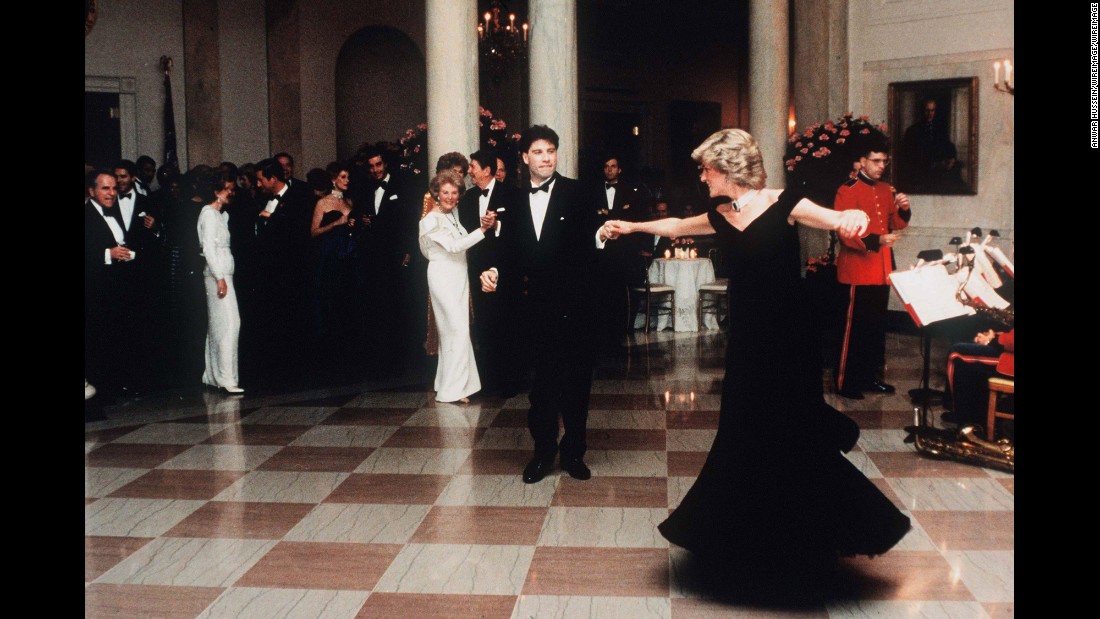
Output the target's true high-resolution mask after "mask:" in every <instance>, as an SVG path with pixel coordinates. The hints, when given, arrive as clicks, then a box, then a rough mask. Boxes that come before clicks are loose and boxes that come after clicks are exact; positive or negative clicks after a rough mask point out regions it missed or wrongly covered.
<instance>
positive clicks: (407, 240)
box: [353, 171, 421, 266]
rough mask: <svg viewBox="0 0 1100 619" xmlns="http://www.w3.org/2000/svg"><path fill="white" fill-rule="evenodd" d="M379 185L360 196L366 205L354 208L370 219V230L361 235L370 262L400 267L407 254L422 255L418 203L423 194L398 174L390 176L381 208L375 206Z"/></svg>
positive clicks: (394, 173) (355, 205) (393, 173)
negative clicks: (419, 247) (418, 242)
mask: <svg viewBox="0 0 1100 619" xmlns="http://www.w3.org/2000/svg"><path fill="white" fill-rule="evenodd" d="M377 187H378V184H377V183H376V182H372V183H371V184H370V187H369V189H368V190H367V191H366V192H363V193H362V194H360V196H361V197H360V198H359V199H360V200H361V201H362V202H363V204H353V207H354V208H355V210H356V211H358V212H361V213H364V214H366V215H370V218H371V224H370V227H369V228H367V229H366V230H364V231H363V232H362V235H363V237H362V238H363V240H364V242H365V254H367V255H369V256H370V258H369V259H370V260H373V261H382V262H383V263H384V264H382V265H378V266H394V265H399V264H400V263H401V260H402V258H403V257H404V256H405V254H409V255H413V254H417V253H419V249H418V246H417V235H418V222H419V220H420V210H419V200H418V198H419V197H420V195H421V192H418V191H416V189H415V188H414V187H413V185H412V183H411V182H409V181H408V179H407V178H405V177H404V176H403V175H401V174H398V173H397V172H393V171H391V172H390V180H389V182H388V183H387V186H386V190H385V192H384V193H383V194H382V203H381V205H379V207H376V206H375V204H374V194H375V190H376V189H377Z"/></svg>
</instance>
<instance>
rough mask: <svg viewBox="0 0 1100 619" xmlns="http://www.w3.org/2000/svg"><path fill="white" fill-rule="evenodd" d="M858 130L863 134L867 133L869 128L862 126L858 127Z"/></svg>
mask: <svg viewBox="0 0 1100 619" xmlns="http://www.w3.org/2000/svg"><path fill="white" fill-rule="evenodd" d="M859 132H860V133H862V134H863V135H867V134H868V133H871V130H870V129H868V128H866V127H864V128H863V129H860V130H859Z"/></svg>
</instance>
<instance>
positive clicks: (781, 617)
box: [671, 597, 829, 619]
mask: <svg viewBox="0 0 1100 619" xmlns="http://www.w3.org/2000/svg"><path fill="white" fill-rule="evenodd" d="M671 601H672V619H729V618H736V619H829V613H828V612H827V611H826V610H825V606H824V605H823V604H822V605H817V604H808V605H806V606H807V607H804V608H801V607H796V606H794V605H793V604H792V605H791V606H790V607H780V608H767V607H762V606H760V605H756V606H754V605H747V604H745V605H742V604H733V603H731V602H727V601H720V600H712V599H706V598H682V597H674V598H672V600H671Z"/></svg>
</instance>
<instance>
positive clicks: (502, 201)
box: [458, 150, 522, 397]
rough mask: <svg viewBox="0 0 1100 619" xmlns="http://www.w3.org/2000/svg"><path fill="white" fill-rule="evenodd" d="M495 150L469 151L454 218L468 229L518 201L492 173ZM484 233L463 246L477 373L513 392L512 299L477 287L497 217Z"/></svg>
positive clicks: (517, 360)
mask: <svg viewBox="0 0 1100 619" xmlns="http://www.w3.org/2000/svg"><path fill="white" fill-rule="evenodd" d="M497 161H499V160H498V159H497V156H496V154H495V153H493V152H491V151H488V150H479V151H477V152H476V153H473V154H472V155H470V173H469V174H470V180H471V181H472V182H473V184H474V186H473V187H472V188H470V189H469V190H468V191H467V192H466V193H465V194H463V195H462V199H461V200H459V202H458V220H459V222H460V223H461V224H462V226H463V227H464V228H466V231H467V232H473V231H474V230H476V229H478V228H480V227H481V218H482V217H484V216H485V213H487V212H489V211H493V212H495V213H498V217H505V218H506V217H507V216H508V215H509V214H510V212H511V211H512V210H514V208H515V206H516V205H518V204H519V201H520V196H519V195H518V194H517V193H516V190H515V188H513V187H511V186H508V185H505V184H504V183H501V182H498V181H497V179H496V166H497ZM497 221H498V225H497V227H496V228H492V229H490V230H488V231H487V232H486V233H485V239H484V240H483V241H481V242H480V243H478V244H477V245H474V246H473V247H471V248H470V249H469V250H467V251H466V266H467V269H468V271H469V274H470V298H471V300H472V302H473V306H474V323H473V327H474V342H475V344H476V346H477V364H478V374H480V376H481V384H482V386H483V387H484V389H485V390H486V391H494V390H499V391H500V392H501V395H502V396H503V397H511V396H513V395H515V393H516V392H517V390H518V388H519V382H520V381H521V379H522V374H521V373H520V368H521V367H522V362H521V357H522V356H521V355H519V354H517V352H516V351H518V347H517V341H518V340H519V339H520V338H519V337H517V334H516V330H515V321H514V320H513V318H512V315H513V313H512V311H510V310H511V309H512V308H514V306H515V303H514V299H511V298H508V299H506V298H504V295H503V294H490V293H487V292H485V291H483V290H482V289H481V273H482V271H485V270H487V269H489V268H491V267H492V266H493V265H495V264H496V256H497V244H498V241H499V238H498V234H499V232H500V231H501V230H502V226H503V224H501V223H499V222H500V219H498V220H497Z"/></svg>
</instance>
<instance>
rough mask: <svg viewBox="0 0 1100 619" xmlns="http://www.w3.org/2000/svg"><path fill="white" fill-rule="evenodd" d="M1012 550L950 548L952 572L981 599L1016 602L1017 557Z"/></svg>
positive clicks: (949, 556)
mask: <svg viewBox="0 0 1100 619" xmlns="http://www.w3.org/2000/svg"><path fill="white" fill-rule="evenodd" d="M1015 556H1016V555H1015V553H1014V552H1012V551H1010V550H1008V551H1006V550H949V551H947V552H945V553H944V557H945V558H946V559H947V562H948V563H949V564H950V565H951V572H952V575H953V576H955V577H956V578H958V579H961V580H962V582H963V583H964V584H965V585H966V587H967V588H968V589H970V592H971V593H973V594H974V598H975V599H977V600H978V601H979V602H1015V601H1016V599H1015V581H1016V559H1015Z"/></svg>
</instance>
